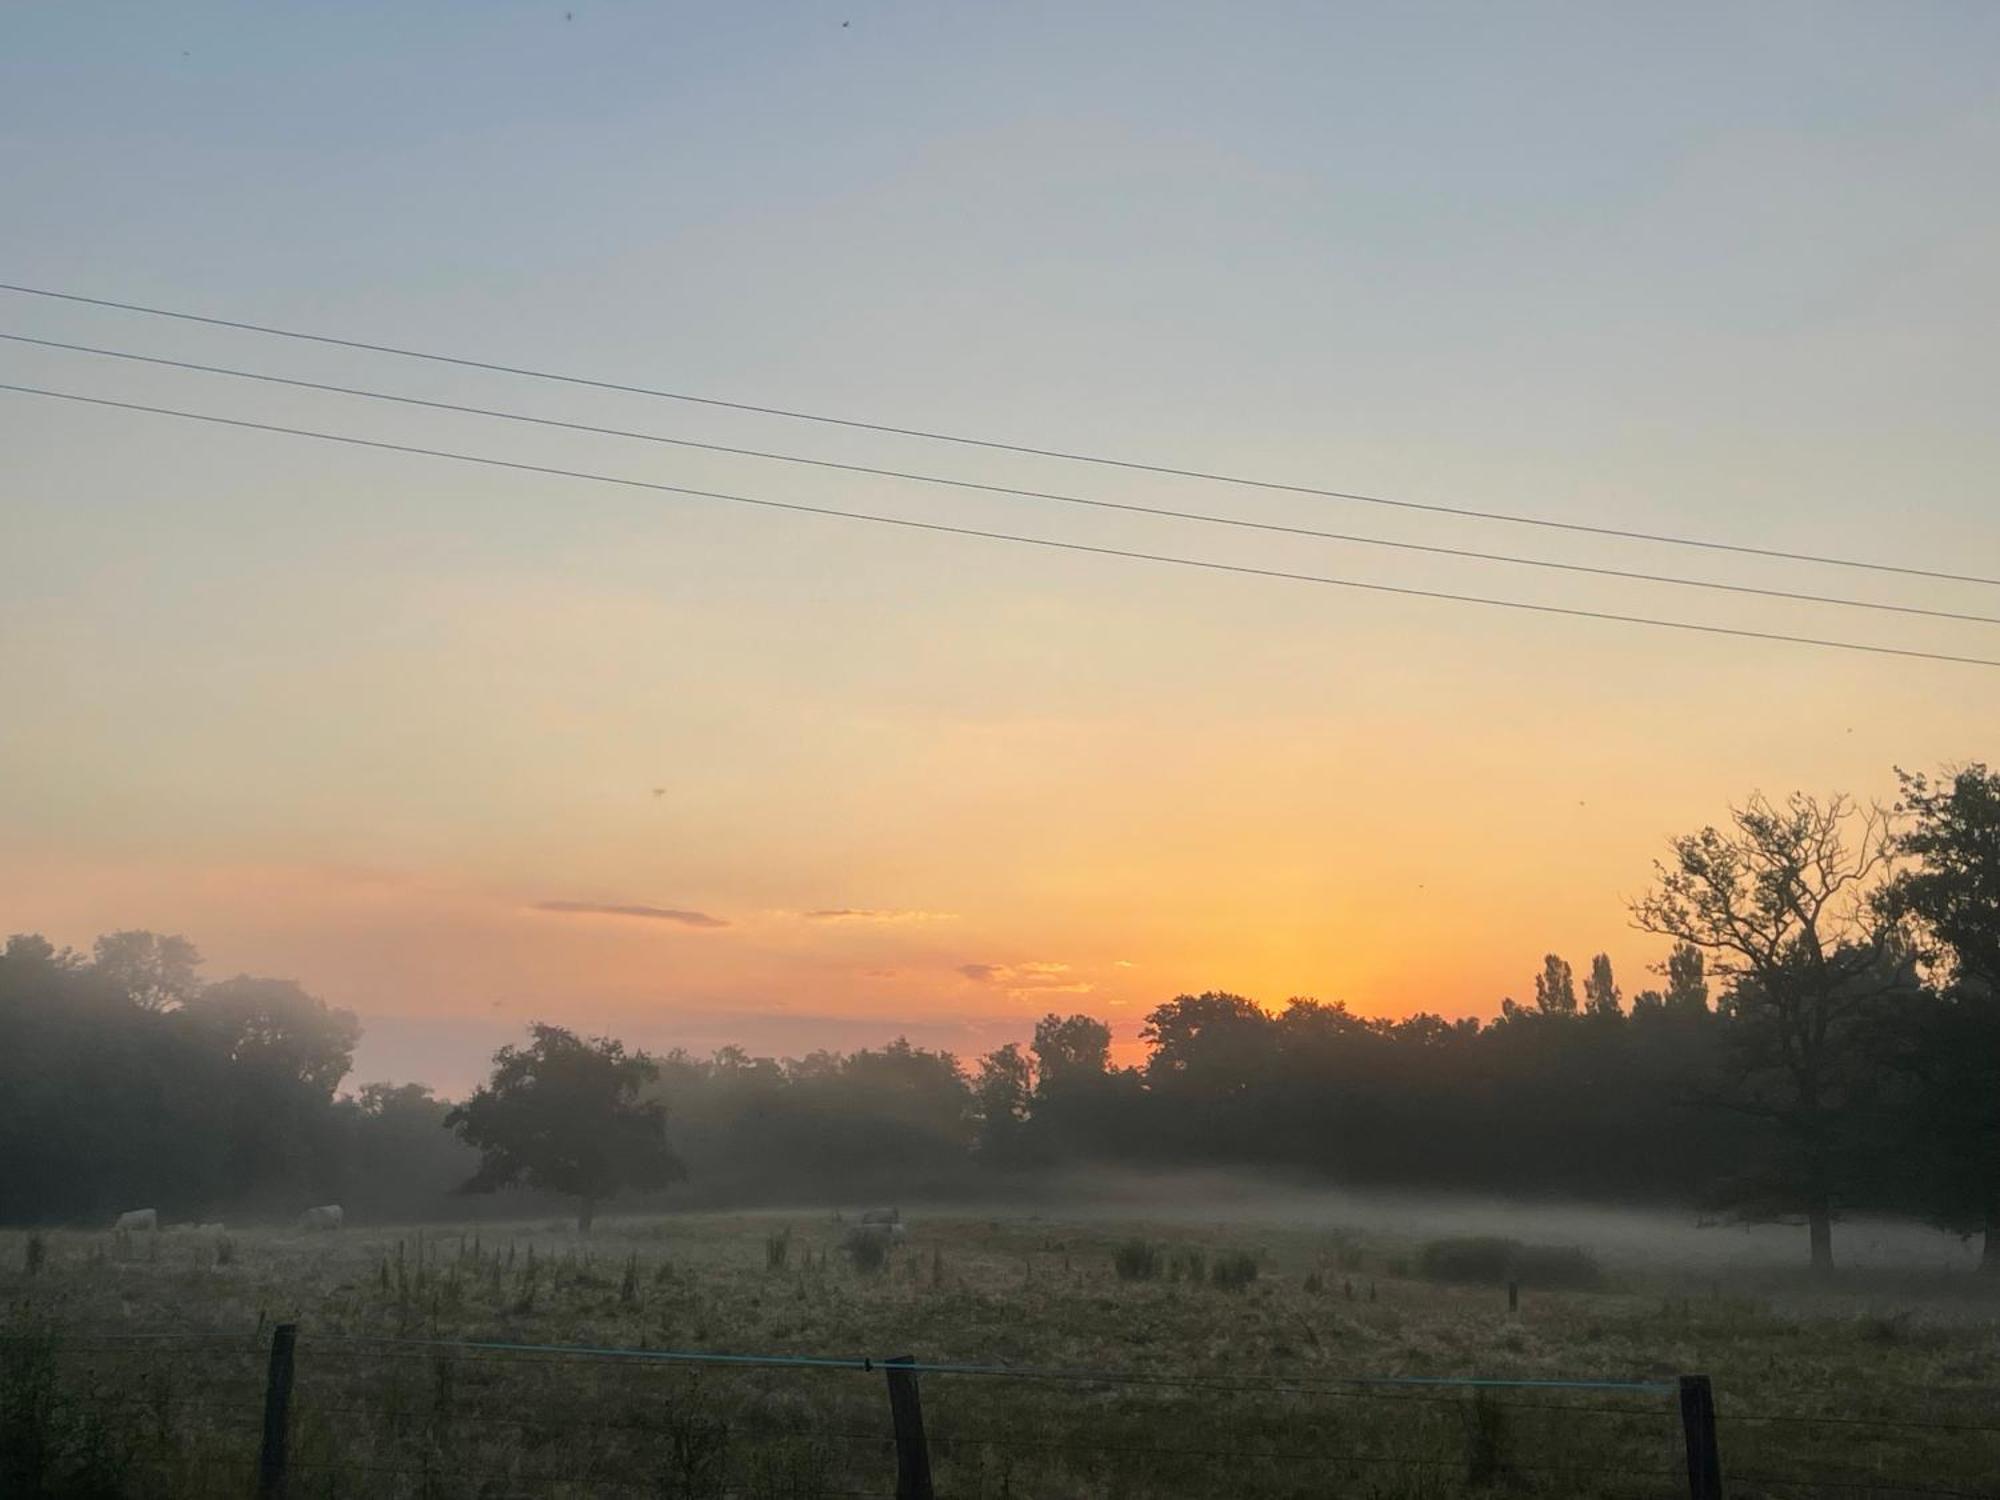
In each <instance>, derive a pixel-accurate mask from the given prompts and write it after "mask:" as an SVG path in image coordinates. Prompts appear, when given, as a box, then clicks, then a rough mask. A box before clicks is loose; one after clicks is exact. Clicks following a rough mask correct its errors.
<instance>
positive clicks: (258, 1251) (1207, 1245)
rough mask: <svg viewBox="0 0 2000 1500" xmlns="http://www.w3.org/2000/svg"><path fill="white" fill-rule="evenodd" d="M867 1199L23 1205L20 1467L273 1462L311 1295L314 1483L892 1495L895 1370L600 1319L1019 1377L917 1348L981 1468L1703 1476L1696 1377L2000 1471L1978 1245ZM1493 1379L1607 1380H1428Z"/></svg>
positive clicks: (37, 1486)
mask: <svg viewBox="0 0 2000 1500" xmlns="http://www.w3.org/2000/svg"><path fill="white" fill-rule="evenodd" d="M857 1218H858V1214H857V1212H856V1211H854V1210H849V1211H848V1212H847V1213H845V1214H844V1215H840V1216H835V1215H834V1214H831V1213H829V1212H826V1211H824V1210H811V1211H804V1210H802V1211H798V1212H792V1213H781V1212H758V1213H739V1214H684V1215H683V1214H677V1215H671V1216H665V1217H627V1218H618V1217H609V1218H604V1219H601V1220H600V1221H599V1222H598V1224H597V1226H596V1229H595V1232H594V1233H593V1234H592V1235H590V1236H589V1237H588V1238H587V1239H579V1238H578V1237H577V1236H576V1235H575V1233H574V1231H573V1228H572V1226H571V1225H570V1224H569V1223H568V1222H567V1221H559V1220H544V1221H536V1222H515V1223H495V1222H490V1221H488V1222H481V1223H477V1224H466V1225H463V1226H459V1225H448V1224H432V1225H424V1226H421V1227H416V1226H405V1227H370V1226H363V1225H354V1224H351V1223H350V1224H349V1225H348V1226H347V1227H346V1228H343V1229H341V1230H338V1231H333V1232H321V1233H312V1232H306V1231H303V1230H298V1229H293V1228H284V1229H277V1228H260V1229H237V1228H230V1229H226V1230H222V1231H219V1232H218V1231H217V1230H216V1229H214V1228H213V1227H208V1228H204V1229H199V1230H193V1229H184V1230H178V1231H176V1230H172V1229H167V1230H162V1231H159V1232H156V1233H146V1232H134V1233H123V1234H117V1233H113V1232H111V1231H109V1230H106V1231H101V1232H85V1231H78V1230H72V1231H50V1232H47V1233H45V1234H40V1235H35V1236H30V1235H28V1234H26V1233H22V1232H9V1233H7V1234H4V1235H0V1296H4V1303H5V1306H6V1309H7V1313H6V1326H5V1327H4V1329H0V1333H4V1335H5V1339H6V1343H5V1345H4V1346H0V1347H4V1351H5V1352H4V1361H5V1364H4V1376H0V1445H4V1459H0V1462H4V1464H5V1465H6V1467H5V1468H4V1469H0V1489H5V1490H6V1492H7V1493H10V1494H13V1493H21V1494H33V1493H44V1494H49V1495H78V1496H83V1495H90V1496H99V1495H133V1496H147V1495H219V1496H220V1495H227V1496H239V1495H247V1494H250V1493H253V1492H254V1485H255V1476H256V1472H257V1457H258V1451H259V1440H260V1433H261V1430H262V1414H263V1403H264V1388H265V1378H266V1365H267V1361H268V1353H269V1346H270V1337H271V1330H272V1329H273V1327H274V1326H275V1325H277V1324H280V1323H296V1324H297V1325H298V1328H299V1336H298V1343H297V1353H296V1366H295V1388H294V1392H293V1396H292V1402H291V1409H290V1421H289V1429H288V1430H289V1466H288V1471H287V1485H288V1487H287V1490H286V1493H288V1494H291V1495H294V1496H328V1497H333V1496H362V1495H368V1496H377V1495H387V1496H402V1495H408V1496H434V1497H461V1496H462V1497H488V1496H492V1497H497V1496H503V1495H506V1496H513V1495H523V1496H526V1495H547V1496H558V1497H582V1496H594V1495H612V1494H632V1495H663V1496H685V1497H724V1496H745V1497H748V1496H784V1497H791V1500H812V1497H821V1496H836V1495H854V1494H884V1495H886V1494H892V1493H894V1490H895V1474H896V1463H895V1451H894V1448H893V1445H892V1443H891V1441H890V1417H889V1404H888V1400H887V1393H886V1385H885V1380H884V1377H883V1376H882V1375H881V1374H880V1373H878V1372H876V1371H874V1370H863V1369H855V1368H847V1367H840V1366H834V1367H822V1366H815V1365H810V1364H799V1365H757V1364H744V1365H730V1364H708V1363H677V1362H673V1361H668V1360H660V1359H654V1358H634V1357H630V1356H620V1355H616V1354H609V1353H595V1354H586V1353H576V1352H568V1351H571V1350H596V1351H616V1350H648V1351H655V1352H658V1351H682V1352H710V1353H727V1354H741V1355H778V1356H835V1357H840V1358H849V1357H852V1358H857V1359H858V1358H863V1357H867V1358H870V1359H873V1360H877V1361H879V1360H880V1359H881V1358H883V1357H887V1356H893V1355H903V1354H909V1355H914V1356H915V1357H916V1358H917V1359H918V1360H919V1361H921V1362H924V1363H928V1364H945V1363H949V1364H965V1365H976V1366H981V1367H1002V1368H1004V1369H1005V1370H1008V1371H1010V1372H1017V1373H1008V1374H999V1373H984V1374H973V1373H926V1374H924V1375H922V1376H921V1377H920V1380H919V1385H920V1390H921V1396H922V1404H923V1416H924V1422H925V1426H926V1428H927V1430H928V1435H929V1448H930V1457H931V1464H932V1469H933V1472H934V1476H935V1482H936V1490H937V1493H938V1494H939V1495H940V1496H945V1497H954V1500H956V1497H963V1500H988V1497H1013V1496H1020V1497H1043V1496H1046V1497H1082V1496H1098V1495H1109V1496H1135V1497H1136V1496H1206V1495H1222V1494H1231V1495H1243V1496H1269V1497H1276V1496H1307V1495H1328V1494H1339V1495H1354V1496H1371V1497H1382V1500H1391V1497H1397V1500H1401V1497H1408V1500H1417V1497H1447V1496H1458V1495H1467V1494H1481V1495H1487V1494H1494V1495H1501V1494H1504V1495H1544V1496H1554V1495H1567V1496H1574V1495H1604V1496H1679V1495H1685V1494H1687V1493H1688V1489H1687V1480H1686V1478H1685V1475H1684V1466H1683V1448H1682V1443H1683V1437H1682V1429H1681V1423H1680V1419H1679V1415H1678V1410H1677V1406H1676V1400H1675V1396H1674V1394H1673V1393H1672V1390H1671V1387H1672V1383H1673V1381H1674V1379H1675V1377H1677V1376H1679V1375H1681V1374H1686V1373H1696V1372H1698V1373H1703V1374H1707V1375H1709V1376H1710V1377H1712V1379H1713V1382H1714V1390H1715V1394H1716V1402H1717V1407H1718V1410H1719V1414H1720V1447H1721V1452H1722V1457H1723V1466H1724V1475H1725V1479H1726V1482H1727V1490H1726V1492H1727V1493H1728V1494H1730V1495H1732V1496H1738V1497H1743V1496H1766V1495H1768V1496H1772V1497H1779V1496H1801V1495H1803V1496H1825V1497H1829V1500H1831V1497H1836V1496H1838V1497H1855V1496H1867V1495H1881V1496H1884V1497H1887V1496H1891V1495H1901V1494H1923V1493H1932V1494H1936V1493H1959V1494H1985V1493H1995V1492H2000V1481H1996V1479H1995V1476H1996V1475H2000V1324H1997V1323H1996V1314H2000V1301H1996V1299H1995V1298H1994V1297H1993V1295H1992V1293H1991V1291H1990V1289H1989V1290H1982V1289H1981V1287H1980V1286H1979V1284H1978V1282H1977V1280H1976V1279H1975V1278H1971V1277H1968V1276H1966V1275H1965V1274H1963V1273H1949V1274H1948V1273H1945V1272H1942V1271H1926V1272H1915V1273H1913V1272H1907V1271H1906V1272H1895V1271H1888V1270H1868V1271H1861V1272H1851V1273H1846V1274H1844V1275H1842V1276H1841V1277H1839V1278H1838V1279H1836V1280H1835V1281H1834V1282H1832V1283H1831V1284H1825V1285H1819V1284H1813V1283H1809V1282H1808V1281H1806V1280H1805V1278H1804V1277H1802V1276H1799V1275H1796V1274H1793V1273H1789V1272H1786V1271H1782V1270H1777V1269H1769V1268H1758V1267H1755V1266H1743V1265H1735V1266H1724V1267H1722V1268H1720V1269H1718V1268H1717V1267H1716V1266H1714V1265H1700V1266H1696V1265H1693V1264H1680V1265H1676V1264H1670V1263H1647V1262H1646V1261H1645V1260H1644V1259H1643V1258H1637V1257H1632V1256H1629V1255H1626V1254H1623V1253H1612V1254H1611V1255H1609V1257H1608V1258H1607V1259H1605V1260H1604V1262H1603V1264H1602V1267H1601V1270H1600V1269H1599V1267H1598V1266H1597V1264H1596V1262H1595V1261H1594V1259H1593V1257H1592V1255H1590V1254H1588V1253H1579V1251H1578V1250H1577V1248H1576V1247H1575V1244H1574V1242H1555V1241H1552V1242H1550V1243H1549V1244H1548V1245H1547V1246H1546V1247H1545V1248H1543V1249H1540V1250H1535V1249H1529V1250H1516V1251H1509V1250H1507V1249H1506V1248H1505V1247H1504V1246H1502V1247H1498V1248H1496V1247H1495V1246H1494V1245H1492V1244H1484V1245H1482V1244H1480V1243H1478V1242H1471V1243H1466V1242H1459V1243H1456V1244H1451V1245H1443V1246H1441V1245H1439V1244H1438V1243H1437V1242H1436V1241H1435V1240H1431V1241H1426V1240H1425V1239H1422V1238H1419V1237H1416V1236H1412V1235H1399V1234H1398V1233H1396V1232H1395V1231H1394V1230H1393V1229H1392V1228H1388V1227H1384V1226H1382V1225H1379V1224H1369V1225H1367V1226H1365V1227H1362V1228H1356V1227H1353V1226H1352V1225H1343V1224H1340V1223H1337V1222H1318V1223H1315V1222H1311V1221H1310V1220H1309V1219H1308V1218H1305V1217H1299V1218H1294V1219H1291V1220H1288V1221H1285V1222H1278V1221H1275V1220H1274V1221H1272V1222H1268V1223H1261V1222H1253V1221H1246V1220H1244V1219H1242V1218H1240V1217H1235V1218H1232V1219H1231V1220H1230V1221H1228V1222H1224V1223H1217V1222H1213V1221H1207V1222H1204V1221H1202V1220H1201V1219H1200V1218H1199V1216H1198V1215H1197V1214H1195V1213H1192V1212H1188V1211H1182V1212H1179V1213H1176V1214H1174V1215H1172V1216H1171V1217H1169V1216H1166V1215H1164V1214H1163V1215H1159V1216H1155V1217H1153V1218H1151V1219H1148V1218H1146V1217H1127V1218H1123V1219H1117V1220H1107V1219H1086V1218H1084V1217H1081V1216H1070V1217H1065V1216H1064V1215H1062V1214H1061V1213H1059V1212H1054V1211H1052V1212H1050V1213H1048V1214H1045V1215H1040V1216H1037V1215H1031V1214H1028V1213H1025V1212H1022V1211H1020V1210H1018V1209H1017V1210H1014V1211H1011V1212H1008V1213H1004V1214H1003V1213H980V1212H973V1211H968V1210H965V1209H962V1208H961V1209H955V1210H949V1211H944V1210H941V1211H939V1212H936V1213H930V1212H924V1211H920V1210H914V1211H910V1212H909V1213H908V1214H907V1221H908V1223H907V1234H906V1235H904V1236H902V1237H900V1238H896V1239H893V1240H891V1239H887V1238H882V1239H878V1240H877V1241H876V1242H874V1243H873V1244H872V1245H868V1244H858V1243H857V1242H856V1238H855V1237H856V1234H857V1223H856V1221H857ZM1509 1276H1512V1277H1513V1278H1515V1279H1517V1280H1519V1281H1520V1282H1521V1287H1520V1293H1519V1305H1518V1308H1516V1309H1514V1310H1512V1311H1510V1310H1509V1307H1508V1298H1507V1294H1506V1290H1505V1287H1504V1284H1503V1283H1504V1281H1505V1280H1506V1279H1507V1278H1508V1277H1509ZM1444 1278H1456V1279H1444ZM473 1344H484V1345H506V1346H512V1347H508V1348H494V1347H486V1348H476V1347H470V1346H471V1345H473ZM1018 1372H1033V1373H1032V1374H1023V1373H1018ZM1465 1376H1477V1377H1483V1378H1487V1379H1493V1380H1516V1381H1601V1382H1605V1383H1606V1386H1605V1387H1604V1388H1570V1387H1566V1386H1560V1385H1547V1386H1534V1385H1519V1386H1512V1385H1496V1386H1490V1387H1459V1386H1453V1385H1445V1384H1437V1385H1432V1384H1424V1383H1418V1382H1422V1381H1426V1380H1443V1379H1447V1378H1452V1377H1465ZM1350 1382H1352V1383H1350ZM1371 1382H1381V1383H1371ZM1396 1382H1410V1383H1396ZM1626 1383H1629V1388H1628V1387H1627V1384H1626Z"/></svg>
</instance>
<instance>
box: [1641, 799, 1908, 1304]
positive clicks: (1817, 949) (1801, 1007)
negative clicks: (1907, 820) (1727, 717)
mask: <svg viewBox="0 0 2000 1500" xmlns="http://www.w3.org/2000/svg"><path fill="white" fill-rule="evenodd" d="M1671 847H1672V851H1673V852H1672V857H1671V858H1670V859H1669V860H1667V861H1665V862H1664V863H1658V864H1656V865H1655V867H1654V868H1655V872H1656V875H1657V880H1656V884H1655V887H1654V889H1653V891H1652V892H1651V893H1650V894H1648V895H1646V896H1645V897H1643V898H1641V899H1640V900H1639V901H1637V902H1635V903H1634V904H1633V907H1632V915H1633V920H1634V921H1635V922H1636V923H1637V925H1638V926H1639V927H1641V928H1642V929H1644V930H1645V931H1648V932H1655V933H1660V934H1663V935H1665V936H1667V937H1671V938H1674V939H1676V940H1677V941H1678V942H1681V943H1686V944H1690V945H1692V946H1694V947H1696V948H1698V949H1700V950H1702V952H1703V953H1705V954H1707V955H1708V956H1709V957H1710V959H1711V960H1712V967H1713V969H1714V971H1715V972H1716V973H1717V974H1719V975H1721V976H1722V977H1723V978H1724V979H1726V980H1728V981H1729V983H1730V988H1729V991H1728V993H1727V994H1726V995H1725V997H1724V1000H1723V1008H1724V1011H1725V1013H1726V1014H1727V1015H1728V1017H1729V1019H1730V1021H1731V1023H1732V1024H1731V1025H1730V1026H1729V1028H1728V1030H1727V1036H1728V1038H1729V1043H1730V1045H1729V1049H1728V1059H1727V1066H1726V1068H1725V1071H1724V1073H1723V1075H1722V1078H1721V1086H1720V1088H1719V1089H1718V1091H1717V1092H1716V1093H1715V1094H1714V1096H1713V1098H1714V1100H1715V1102H1716V1103H1718V1104H1721V1105H1724V1106H1725V1107H1727V1108H1730V1109H1733V1110H1736V1111H1739V1112H1741V1113H1743V1114H1745V1115H1749V1116H1753V1117H1756V1118H1758V1119H1761V1120H1764V1121H1766V1122H1768V1123H1769V1124H1770V1125H1771V1126H1773V1127H1774V1128H1775V1129H1776V1131H1777V1132H1778V1135H1779V1139H1780V1143H1781V1148H1782V1149H1781V1151H1780V1154H1779V1158H1778V1160H1777V1161H1775V1162H1774V1163H1773V1164H1772V1167H1773V1178H1774V1180H1773V1183H1772V1186H1773V1189H1774V1190H1775V1191H1776V1192H1777V1193H1778V1194H1779V1195H1780V1196H1781V1197H1783V1198H1785V1199H1787V1200H1789V1202H1790V1206H1792V1207H1793V1208H1795V1209H1797V1210H1801V1211H1803V1212H1804V1214H1805V1216H1806V1222H1807V1226H1808V1232H1809V1237H1810V1244H1811V1253H1812V1265H1813V1268H1814V1269H1815V1270H1821V1271H1825V1270H1831V1269H1832V1267H1833V1215H1834V1211H1835V1207H1836V1203H1837V1199H1838V1195H1839V1193H1840V1190H1841V1189H1842V1187H1843V1186H1844V1185H1845V1180H1846V1179H1847V1177H1848V1176H1849V1169H1850V1167H1851V1164H1852V1153H1853V1152H1854V1151H1855V1150H1856V1149H1857V1147H1858V1145H1859V1142H1857V1140H1856V1136H1857V1134H1858V1133H1859V1129H1858V1127H1859V1123H1860V1116H1861V1113H1862V1111H1863V1110H1864V1108H1865V1107H1866V1105H1867V1103H1868V1101H1869V1099H1870V1097H1871V1095H1872V1093H1873V1091H1874V1088H1875V1086H1876V1085H1877V1084H1878V1083H1879V1082H1880V1078H1881V1053H1880V1050H1879V1042H1880V1035H1879V1032H1878V1030H1877V1023H1878V1022H1879V1020H1880V1017H1881V1013H1882V1008H1883V1006H1884V1005H1885V1003H1886V1002H1887V1001H1888V1000H1889V998H1890V997H1891V996H1892V995H1894V994H1895V993H1896V992H1897V990H1898V988H1899V986H1903V985H1906V984H1907V975H1906V974H1905V973H1904V972H1903V970H1902V968H1901V966H1899V965H1898V964H1896V963H1895V962H1894V961H1893V960H1894V957H1895V955H1894V951H1893V948H1894V945H1893V935H1892V933H1891V932H1890V931H1889V930H1888V927H1887V924H1886V923H1885V922H1884V921H1883V920H1882V919H1881V917H1880V915H1879V913H1878V911H1877V909H1876V907H1875V905H1874V904H1873V902H1872V901H1871V900H1870V899H1869V898H1870V896H1871V894H1872V890H1871V887H1872V885H1873V883H1874V882H1876V880H1877V879H1878V878H1879V877H1880V876H1881V875H1882V874H1883V872H1884V870H1885V868H1886V866H1887V864H1888V862H1889V859H1890V854H1891V848H1890V836H1889V827H1888V818H1887V815H1886V814H1885V813H1884V811H1883V810H1882V809H1881V808H1879V807H1867V808H1857V807H1856V806H1855V804H1854V803H1853V802H1852V801H1851V800H1850V799H1848V798H1846V797H1844V796H1834V797H1832V798H1830V799H1828V800H1827V801H1825V802H1820V801H1818V800H1817V799H1815V798H1812V797H1809V796H1806V795H1805V794H1803V793H1794V794H1793V795H1792V796H1791V797H1789V798H1787V799H1786V801H1785V802H1784V804H1783V805H1782V806H1777V805H1773V804H1772V803H1771V802H1770V801H1768V800H1767V799H1766V798H1764V797H1763V796H1762V795H1757V796H1753V797H1751V798H1750V799H1749V801H1747V802H1746V803H1745V804H1744V805H1743V806H1741V807H1737V808H1732V809H1731V810H1730V822H1729V828H1728V830H1727V831H1718V830H1717V829H1715V828H1713V827H1708V828H1704V829H1702V830H1701V831H1700V832H1699V833H1692V834H1687V835H1684V836H1682V837H1680V838H1677V839H1674V840H1673V841H1672V846H1671Z"/></svg>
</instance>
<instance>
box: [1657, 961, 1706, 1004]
mask: <svg viewBox="0 0 2000 1500" xmlns="http://www.w3.org/2000/svg"><path fill="white" fill-rule="evenodd" d="M1654 972H1656V973H1658V972H1662V971H1660V970H1655V971H1654ZM1664 972H1665V974H1666V976H1667V992H1666V994H1665V996H1663V997H1662V1003H1663V1004H1664V1005H1665V1006H1666V1008H1667V1009H1668V1010H1672V1011H1679V1012H1681V1013H1683V1014H1692V1015H1707V1014H1708V961H1707V958H1706V957H1705V956H1704V955H1703V953H1702V951H1701V949H1699V948H1697V947H1696V946H1695V945H1694V944H1693V943H1675V944H1674V951H1673V952H1671V953H1669V954H1668V955H1667V962H1666V967H1665V970H1664Z"/></svg>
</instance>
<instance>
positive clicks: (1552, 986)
mask: <svg viewBox="0 0 2000 1500" xmlns="http://www.w3.org/2000/svg"><path fill="white" fill-rule="evenodd" d="M1535 1009H1536V1010H1538V1011H1540V1012H1541V1013H1542V1014H1543V1015H1545V1016H1573V1015H1575V1014H1576V983H1575V981H1574V980H1573V979H1572V978H1571V977H1570V969H1569V960H1567V959H1565V958H1560V957H1558V956H1557V955H1555V954H1553V953H1550V954H1547V955H1545V956H1544V957H1543V959H1542V972H1541V973H1539V974H1537V975H1536V976H1535Z"/></svg>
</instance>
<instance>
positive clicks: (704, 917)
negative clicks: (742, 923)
mask: <svg viewBox="0 0 2000 1500" xmlns="http://www.w3.org/2000/svg"><path fill="white" fill-rule="evenodd" d="M534 909H535V910H536V911H553V912H561V913H564V914H566V915H569V916H586V917H643V918H645V919H646V920H647V921H649V922H675V923H678V924H679V925H680V926H682V927H727V926H728V925H729V923H728V921H727V920H725V919H724V918H722V917H711V916H710V915H709V914H708V913H707V912H705V911H676V910H674V909H673V908H672V907H670V906H621V905H617V904H614V903H610V902H604V901H537V902H536V903H535V907H534Z"/></svg>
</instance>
